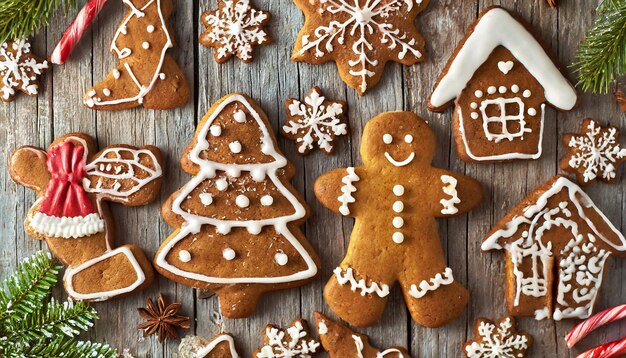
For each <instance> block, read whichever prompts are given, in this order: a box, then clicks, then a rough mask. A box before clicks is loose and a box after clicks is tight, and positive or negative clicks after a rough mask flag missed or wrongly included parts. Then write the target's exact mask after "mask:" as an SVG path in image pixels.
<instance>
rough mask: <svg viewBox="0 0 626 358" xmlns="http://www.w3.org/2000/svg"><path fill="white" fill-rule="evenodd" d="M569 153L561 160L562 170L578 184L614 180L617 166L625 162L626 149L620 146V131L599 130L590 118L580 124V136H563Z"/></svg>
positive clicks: (597, 125) (575, 134) (570, 134)
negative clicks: (570, 174) (572, 175)
mask: <svg viewBox="0 0 626 358" xmlns="http://www.w3.org/2000/svg"><path fill="white" fill-rule="evenodd" d="M563 144H564V145H565V147H566V148H567V150H568V153H567V155H566V156H565V157H563V159H561V169H563V170H565V171H568V172H571V173H574V174H576V179H577V181H578V183H579V184H581V185H586V184H590V183H592V182H593V181H594V180H596V179H598V180H601V181H604V182H607V183H612V182H614V181H615V178H616V175H617V167H618V166H619V165H620V164H621V163H622V162H624V161H625V160H626V148H622V147H621V145H620V143H619V131H618V130H617V129H616V128H613V127H602V126H600V125H599V124H598V123H597V122H595V121H594V120H593V119H591V118H587V119H585V120H584V121H583V123H582V126H581V131H580V133H568V134H565V135H564V136H563Z"/></svg>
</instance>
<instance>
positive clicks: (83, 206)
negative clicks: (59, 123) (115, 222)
mask: <svg viewBox="0 0 626 358" xmlns="http://www.w3.org/2000/svg"><path fill="white" fill-rule="evenodd" d="M84 156H85V147H83V146H82V145H74V143H72V142H70V141H65V142H63V143H61V144H59V145H57V146H55V147H53V148H51V149H50V150H49V151H48V161H47V166H48V171H49V172H50V176H51V179H50V182H49V183H48V187H47V188H46V194H45V196H44V198H43V201H42V202H41V206H40V208H39V211H40V212H42V213H44V214H46V215H49V216H56V217H77V216H87V215H89V214H92V213H94V210H93V206H92V205H91V200H90V199H89V196H88V195H87V193H86V192H85V189H84V188H83V178H84V177H85V176H86V173H85V160H84Z"/></svg>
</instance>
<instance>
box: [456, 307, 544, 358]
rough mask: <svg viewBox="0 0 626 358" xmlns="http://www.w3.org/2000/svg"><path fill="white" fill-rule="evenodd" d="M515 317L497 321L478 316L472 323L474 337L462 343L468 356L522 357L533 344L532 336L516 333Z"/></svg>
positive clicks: (486, 357) (470, 357)
mask: <svg viewBox="0 0 626 358" xmlns="http://www.w3.org/2000/svg"><path fill="white" fill-rule="evenodd" d="M515 328H516V327H515V319H514V318H513V317H510V316H507V317H504V318H502V319H500V320H499V321H498V322H495V323H494V322H492V321H490V320H488V319H485V318H479V319H478V320H477V321H476V323H475V324H474V334H475V336H476V338H474V339H473V340H471V341H467V342H465V343H464V344H463V353H464V355H465V356H466V357H468V358H499V357H500V358H522V357H526V353H527V351H528V349H529V348H530V346H532V344H533V337H531V336H530V335H529V334H526V333H518V332H517V331H516V329H515Z"/></svg>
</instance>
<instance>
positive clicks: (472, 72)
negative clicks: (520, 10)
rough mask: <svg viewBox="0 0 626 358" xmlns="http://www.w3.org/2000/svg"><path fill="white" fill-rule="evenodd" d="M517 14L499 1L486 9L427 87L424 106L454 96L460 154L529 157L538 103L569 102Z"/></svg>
mask: <svg viewBox="0 0 626 358" xmlns="http://www.w3.org/2000/svg"><path fill="white" fill-rule="evenodd" d="M520 21H521V20H520V19H518V18H516V17H515V16H514V15H512V14H510V13H509V12H508V11H506V10H504V9H502V8H500V7H490V8H488V9H486V10H485V11H484V12H483V13H482V14H481V15H480V17H479V18H478V19H477V20H476V22H474V24H473V25H472V26H471V27H470V29H469V31H468V32H467V34H466V35H465V37H464V38H463V40H461V42H460V43H459V45H458V46H457V48H456V50H455V52H454V54H453V55H452V57H451V58H450V60H449V61H448V63H447V65H446V67H445V68H444V70H443V71H442V73H441V75H440V76H439V79H438V80H437V83H436V84H435V88H434V90H433V92H432V94H431V95H430V98H429V101H428V108H429V109H430V110H431V111H435V112H442V111H444V110H445V109H446V108H448V107H449V106H450V105H451V104H452V103H453V101H454V105H455V109H454V115H453V122H454V123H453V126H454V132H455V141H456V146H457V153H458V155H459V157H460V159H462V160H464V161H467V162H482V163H484V162H487V163H489V162H503V161H511V160H518V159H537V158H539V157H540V156H541V152H542V137H543V131H544V114H545V105H546V103H547V104H549V105H550V106H552V107H554V108H555V109H557V110H559V111H568V110H571V109H572V108H573V107H574V106H575V105H576V102H577V99H578V97H577V94H576V91H575V90H574V87H573V86H572V85H571V84H570V82H569V81H568V80H567V79H566V78H565V77H564V76H563V74H562V73H561V72H560V70H559V66H558V65H556V64H555V62H554V61H553V60H552V58H551V56H550V55H548V54H547V52H546V50H545V48H544V47H543V46H542V45H541V43H540V42H539V41H537V39H536V38H535V37H534V36H533V35H532V34H531V32H529V30H528V26H527V25H525V24H523V22H520Z"/></svg>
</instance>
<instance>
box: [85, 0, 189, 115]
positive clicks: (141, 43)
mask: <svg viewBox="0 0 626 358" xmlns="http://www.w3.org/2000/svg"><path fill="white" fill-rule="evenodd" d="M124 4H125V5H127V6H128V7H129V10H128V13H127V14H126V16H125V17H124V19H123V20H122V22H121V23H120V25H119V28H118V29H117V31H116V32H115V37H114V38H113V42H112V43H111V52H112V53H113V55H115V56H116V57H117V58H118V59H119V64H118V65H117V67H116V68H114V69H113V70H112V71H111V72H110V73H109V74H108V76H107V77H106V78H105V79H104V80H102V81H101V82H99V83H97V84H96V85H95V86H93V87H92V88H91V89H90V90H89V91H88V92H87V93H86V94H85V97H84V99H83V102H84V104H85V106H87V107H89V108H91V109H96V110H122V109H129V108H134V107H139V106H143V107H145V108H150V109H170V108H177V107H182V106H184V105H185V104H186V103H187V101H188V100H189V93H190V92H189V87H188V86H187V81H186V80H185V76H184V74H183V72H182V71H181V70H180V68H179V67H178V64H176V61H174V58H173V57H172V55H171V54H170V51H169V49H171V48H172V47H174V38H173V32H172V31H171V29H170V26H169V24H168V20H169V18H170V16H171V14H172V11H173V10H174V6H173V3H172V0H124Z"/></svg>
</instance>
